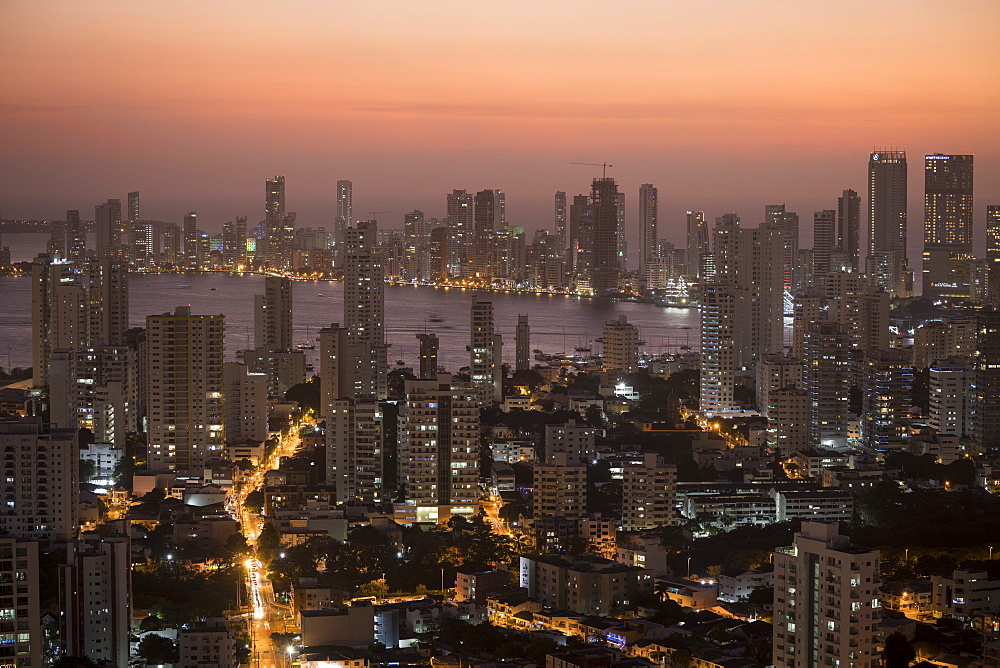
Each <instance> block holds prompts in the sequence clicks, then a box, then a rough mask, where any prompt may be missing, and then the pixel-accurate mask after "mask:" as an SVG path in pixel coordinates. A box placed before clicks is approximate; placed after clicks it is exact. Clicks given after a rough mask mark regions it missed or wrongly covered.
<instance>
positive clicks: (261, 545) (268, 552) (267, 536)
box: [257, 523, 281, 561]
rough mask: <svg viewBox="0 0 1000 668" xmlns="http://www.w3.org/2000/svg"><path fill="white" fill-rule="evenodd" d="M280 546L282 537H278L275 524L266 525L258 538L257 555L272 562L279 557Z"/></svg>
mask: <svg viewBox="0 0 1000 668" xmlns="http://www.w3.org/2000/svg"><path fill="white" fill-rule="evenodd" d="M280 546H281V537H280V536H279V535H278V530H277V529H275V528H274V525H273V524H270V523H268V524H265V525H264V528H263V529H261V530H260V535H259V536H258V537H257V553H258V554H260V555H261V557H263V558H264V559H266V560H267V561H271V560H273V559H274V558H275V557H276V556H277V554H278V548H279V547H280Z"/></svg>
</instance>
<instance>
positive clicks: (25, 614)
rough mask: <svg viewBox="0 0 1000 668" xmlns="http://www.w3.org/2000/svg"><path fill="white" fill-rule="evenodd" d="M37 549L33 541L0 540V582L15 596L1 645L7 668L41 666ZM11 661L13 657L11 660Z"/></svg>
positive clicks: (6, 537) (42, 635)
mask: <svg viewBox="0 0 1000 668" xmlns="http://www.w3.org/2000/svg"><path fill="white" fill-rule="evenodd" d="M38 548H39V545H38V543H37V542H34V541H26V540H18V539H17V538H14V537H12V536H0V569H2V570H0V579H2V580H3V581H4V582H7V583H14V584H7V585H5V586H6V587H10V590H11V591H12V592H14V591H16V592H17V596H16V598H15V597H10V598H9V601H10V605H9V607H8V608H7V609H8V610H9V612H7V613H5V614H7V615H9V616H10V617H11V619H9V620H5V621H6V623H7V627H8V628H12V629H13V628H14V625H15V624H16V625H17V626H16V628H17V633H10V634H9V635H8V636H7V638H8V640H6V642H5V644H4V650H5V652H6V654H5V655H4V659H5V663H6V664H7V665H8V666H15V665H17V666H42V665H45V662H44V661H43V659H42V657H43V652H42V646H43V643H44V642H45V641H46V637H45V636H46V634H45V632H44V631H43V630H42V612H41V609H40V608H41V606H40V605H39V582H38V571H39V567H38V564H39V558H38ZM15 657H17V658H16V659H15Z"/></svg>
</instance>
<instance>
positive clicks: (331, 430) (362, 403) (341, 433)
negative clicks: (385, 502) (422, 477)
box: [325, 399, 386, 503]
mask: <svg viewBox="0 0 1000 668" xmlns="http://www.w3.org/2000/svg"><path fill="white" fill-rule="evenodd" d="M325 420H326V484H327V485H332V486H333V487H334V488H335V490H336V491H335V492H334V494H335V498H336V500H337V503H356V502H362V503H373V502H376V501H381V500H382V499H383V498H384V493H385V491H386V490H385V486H384V485H383V471H382V440H383V424H382V408H381V407H380V406H379V404H378V402H377V401H375V400H373V399H357V400H354V399H337V400H336V401H333V402H331V403H330V404H329V405H328V406H327V407H326V416H325Z"/></svg>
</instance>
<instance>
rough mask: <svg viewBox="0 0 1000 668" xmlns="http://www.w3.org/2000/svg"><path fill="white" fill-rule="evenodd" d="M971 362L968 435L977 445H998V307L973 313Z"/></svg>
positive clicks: (999, 364) (999, 337)
mask: <svg viewBox="0 0 1000 668" xmlns="http://www.w3.org/2000/svg"><path fill="white" fill-rule="evenodd" d="M973 364H974V369H973V379H972V380H973V383H974V384H973V386H972V410H973V429H972V438H973V441H974V442H975V443H976V445H978V446H979V447H981V448H996V447H1000V311H981V312H979V313H977V314H976V355H975V357H974V358H973Z"/></svg>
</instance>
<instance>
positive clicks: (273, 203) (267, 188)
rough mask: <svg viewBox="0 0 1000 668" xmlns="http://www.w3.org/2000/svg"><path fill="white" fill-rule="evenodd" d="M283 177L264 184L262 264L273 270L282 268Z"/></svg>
mask: <svg viewBox="0 0 1000 668" xmlns="http://www.w3.org/2000/svg"><path fill="white" fill-rule="evenodd" d="M285 213H286V211H285V177H284V176H280V175H278V176H275V177H274V178H270V179H266V180H265V182H264V226H265V230H266V242H267V253H266V255H265V258H264V263H265V264H266V265H267V266H268V267H271V268H273V269H282V268H284V255H285V244H284V237H285V234H284V224H285V223H284V219H285Z"/></svg>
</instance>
